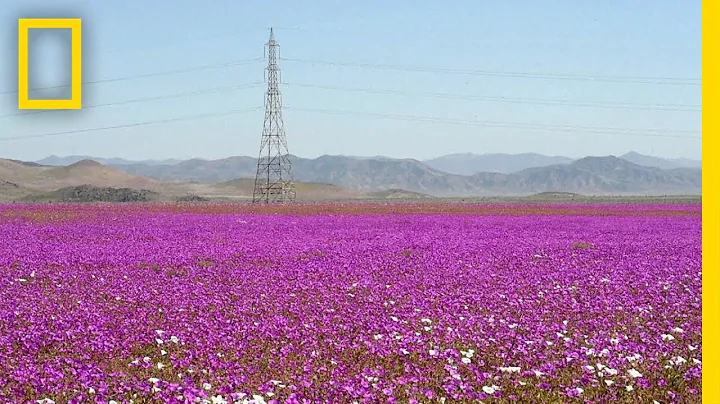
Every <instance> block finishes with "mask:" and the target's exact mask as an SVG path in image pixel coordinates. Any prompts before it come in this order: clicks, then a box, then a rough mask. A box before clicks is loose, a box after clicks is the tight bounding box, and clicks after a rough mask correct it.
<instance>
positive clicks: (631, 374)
mask: <svg viewBox="0 0 720 404" xmlns="http://www.w3.org/2000/svg"><path fill="white" fill-rule="evenodd" d="M628 374H629V375H630V377H635V378H637V377H642V373H640V372H638V371H637V370H635V369H630V370H628Z"/></svg>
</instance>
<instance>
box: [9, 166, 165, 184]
mask: <svg viewBox="0 0 720 404" xmlns="http://www.w3.org/2000/svg"><path fill="white" fill-rule="evenodd" d="M0 180H2V181H7V182H11V183H14V184H17V185H19V186H22V187H24V188H27V189H29V190H33V191H54V190H56V189H60V188H65V187H72V186H79V185H91V186H96V187H120V188H143V189H144V188H154V187H157V186H158V185H159V184H160V183H159V182H158V181H156V180H151V179H148V178H143V177H138V176H135V175H131V174H127V173H125V172H122V171H120V170H117V169H114V168H111V167H107V166H104V165H102V164H100V163H97V162H95V161H92V160H82V161H79V162H77V163H75V164H71V165H69V166H67V167H48V166H31V165H27V164H23V163H22V162H16V161H11V160H4V159H0Z"/></svg>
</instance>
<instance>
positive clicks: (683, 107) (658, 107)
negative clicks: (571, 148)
mask: <svg viewBox="0 0 720 404" xmlns="http://www.w3.org/2000/svg"><path fill="white" fill-rule="evenodd" d="M283 84H284V85H286V86H290V87H305V88H317V89H325V90H338V91H350V92H360V93H369V94H392V95H401V96H406V97H429V98H445V99H456V100H475V101H493V102H505V103H517V104H538V105H555V106H570V107H592V108H610V109H631V110H646V111H690V112H694V111H702V108H701V106H700V105H688V104H633V103H610V102H605V103H604V102H595V101H572V100H557V99H539V98H534V99H533V98H509V97H492V96H476V95H463V94H451V93H412V92H405V91H398V90H375V89H370V88H363V87H339V86H328V85H320V84H304V83H283Z"/></svg>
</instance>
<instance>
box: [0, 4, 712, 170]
mask: <svg viewBox="0 0 720 404" xmlns="http://www.w3.org/2000/svg"><path fill="white" fill-rule="evenodd" d="M21 17H27V18H31V17H81V18H83V24H84V25H83V27H84V33H83V43H84V49H83V58H84V65H83V66H84V81H94V80H104V79H111V78H116V77H127V76H136V75H141V74H147V73H159V72H166V71H171V70H179V69H185V68H193V67H198V66H203V65H216V64H222V63H229V62H234V61H238V60H244V59H252V58H257V57H262V56H263V44H264V43H265V41H266V40H267V36H268V29H267V28H268V27H270V26H274V27H276V37H277V39H278V41H279V42H280V45H281V57H283V58H288V59H308V60H325V61H332V62H336V63H368V64H374V65H377V64H387V65H402V66H414V67H420V68H432V69H461V70H484V71H495V72H521V73H533V74H535V73H551V74H579V75H586V76H588V75H589V76H606V75H611V76H622V77H629V76H633V77H634V76H639V77H672V78H693V79H699V78H700V77H701V40H700V37H701V24H700V18H701V2H700V1H699V0H698V1H695V0H684V1H651V0H642V1H630V2H628V1H605V0H603V1H599V0H598V1H577V0H565V1H560V0H556V1H552V0H548V1H530V0H526V1H502V2H500V1H481V0H467V1H459V0H457V1H454V0H447V1H443V2H441V1H437V0H393V1H387V0H368V1H340V0H337V1H329V0H327V1H319V0H317V1H312V0H307V1H290V0H287V1H279V0H275V1H240V0H202V1H201V0H194V1H189V0H122V1H121V0H102V1H98V0H92V1H91V0H85V1H81V0H64V1H60V0H56V1H50V0H42V1H40V0H2V7H0V21H2V24H0V27H1V28H0V44H1V45H3V46H2V48H0V49H4V50H3V52H5V54H4V55H2V57H0V60H2V61H3V62H2V63H0V92H2V91H14V90H17V67H16V63H17V18H21ZM53 39H54V38H53V37H52V36H46V38H44V39H43V40H42V41H41V39H38V40H37V41H35V42H36V45H37V46H38V47H39V48H38V49H37V51H38V57H39V58H40V60H41V62H42V63H40V65H41V66H39V67H37V70H36V72H37V74H38V76H37V77H36V79H37V81H36V82H33V85H38V86H53V85H62V84H67V82H66V81H63V80H64V77H65V75H64V73H66V72H65V71H64V70H63V68H62V66H58V64H60V65H61V64H62V63H60V62H58V63H57V64H55V65H53V63H52V60H58V61H62V60H63V57H62V52H61V51H60V49H62V48H61V47H60V45H59V44H60V43H62V42H61V41H58V40H55V41H53ZM55 39H57V38H55ZM66 46H67V47H68V48H69V43H67V45H66ZM66 50H67V48H66ZM263 67H264V65H263V61H257V62H253V63H249V64H246V65H240V66H232V67H226V68H224V69H215V70H206V71H195V72H188V73H184V74H178V75H165V76H155V77H149V78H138V79H133V80H126V81H117V82H108V83H101V84H95V85H85V86H84V105H93V104H107V103H114V102H121V101H126V100H134V99H138V98H148V97H159V96H166V95H171V94H176V93H182V92H187V91H201V90H207V89H213V88H216V87H226V86H239V85H244V84H251V83H256V82H262V81H263V73H264V71H263ZM281 68H282V78H283V81H284V82H287V83H288V85H287V86H285V85H284V86H283V87H282V91H283V100H284V103H285V105H287V106H288V107H289V109H288V110H287V111H285V113H284V116H285V125H286V131H287V136H288V142H289V147H290V151H291V152H292V153H294V154H297V155H300V156H303V157H315V156H319V155H322V154H350V155H386V156H391V157H413V158H421V159H422V158H430V157H435V156H438V155H442V154H447V153H455V152H474V153H496V152H501V153H523V152H539V153H544V154H553V155H568V156H572V157H579V156H584V155H607V154H615V155H619V154H622V153H625V152H627V151H630V150H635V151H638V152H641V153H645V154H653V155H658V156H666V157H690V158H699V157H700V151H701V142H700V139H699V138H697V137H698V136H699V135H700V128H701V113H700V112H699V111H697V110H696V111H678V110H677V108H670V109H671V110H669V111H668V110H664V111H657V110H655V111H653V110H650V111H648V110H638V109H616V108H594V107H582V106H577V105H562V106H557V105H552V106H550V105H538V104H533V103H528V102H526V101H527V100H529V99H551V100H569V101H570V104H578V103H598V102H601V103H606V104H612V105H617V104H618V103H623V104H627V103H639V104H682V105H695V106H699V105H700V104H701V88H700V86H699V85H659V84H654V83H653V84H637V83H607V82H594V81H587V80H586V81H577V80H546V79H537V78H521V77H498V76H487V75H457V74H443V73H438V72H434V73H433V72H409V71H391V70H382V69H376V68H360V67H348V66H337V65H335V66H327V65H314V66H313V65H311V64H308V63H301V62H291V61H281ZM534 77H535V76H534ZM293 83H294V84H313V85H322V86H336V87H337V86H339V87H360V88H365V89H372V90H392V91H401V92H412V93H418V92H422V93H429V92H430V93H450V94H454V95H457V94H461V95H469V96H480V97H505V98H511V99H520V100H521V102H497V101H488V100H467V99H442V98H437V97H435V98H429V97H416V96H405V95H396V94H376V93H375V94H373V93H360V92H350V91H337V90H328V89H318V88H307V87H298V86H291V85H290V84H293ZM693 83H699V80H695V81H693V82H692V83H691V84H693ZM263 91H264V89H263V86H262V85H258V86H255V87H250V88H245V89H240V90H236V91H223V92H218V93H215V94H205V95H198V96H189V97H182V98H174V99H164V100H161V101H153V102H139V103H131V104H124V105H116V106H110V107H97V108H88V109H85V110H81V111H60V112H50V113H41V114H34V115H28V116H11V117H7V115H9V114H10V115H12V114H16V113H18V110H17V94H7V93H6V94H0V138H8V137H18V136H33V135H39V134H45V133H51V132H62V131H72V130H80V129H88V128H96V127H103V126H116V125H125V124H133V123H137V122H144V121H153V120H164V119H170V118H177V117H184V116H189V115H197V114H205V113H215V112H222V111H227V110H233V109H245V108H253V107H260V106H262V105H263ZM292 107H296V108H307V109H321V110H342V111H350V112H360V113H369V114H386V115H412V116H418V117H433V118H443V119H459V120H479V121H501V122H512V123H519V124H523V125H524V124H532V125H541V126H547V125H560V126H569V127H572V128H571V129H573V130H571V131H562V132H558V131H548V130H537V129H532V128H519V127H517V126H515V127H487V126H470V125H451V124H447V123H430V122H422V121H417V120H415V121H407V120H389V119H380V118H378V117H376V116H368V115H360V116H345V115H333V114H327V113H316V112H308V111H297V110H295V111H293V110H292ZM262 118H263V112H262V111H260V110H258V111H254V112H249V113H244V114H238V115H232V116H223V117H214V118H206V119H197V120H192V121H184V122H175V123H166V124H156V125H147V126H136V127H131V128H125V129H115V130H106V131H97V132H88V133H78V134H69V135H59V136H48V137H40V138H29V139H19V140H18V139H13V140H4V141H0V157H8V158H21V159H33V160H35V159H40V158H42V157H45V156H47V155H50V154H55V155H69V154H88V155H93V156H98V157H124V158H129V159H148V158H158V159H159V158H189V157H202V158H222V157H228V156H232V155H251V156H254V155H256V154H257V152H258V148H259V143H260V134H261V130H262ZM580 126H583V127H603V128H607V127H612V128H619V129H615V130H614V131H616V132H623V133H627V131H626V130H624V129H631V130H637V129H658V130H659V131H660V132H658V133H660V134H672V135H677V136H694V138H685V139H682V138H672V137H640V136H627V135H602V134H597V133H589V132H588V130H587V129H586V130H584V131H579V130H577V129H578V128H577V127H580Z"/></svg>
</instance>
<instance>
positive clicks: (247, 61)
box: [0, 58, 264, 94]
mask: <svg viewBox="0 0 720 404" xmlns="http://www.w3.org/2000/svg"><path fill="white" fill-rule="evenodd" d="M263 59H264V58H254V59H243V60H236V61H233V62H227V63H217V64H211V65H204V66H197V67H190V68H186V69H179V70H167V71H163V72H156V73H145V74H136V75H132V76H123V77H114V78H110V79H103V80H93V81H86V82H83V85H90V84H100V83H112V82H117V81H127V80H135V79H140V78H146V77H161V76H171V75H175V74H183V73H191V72H196V71H202V70H217V69H222V68H225V67H233V66H241V65H247V64H251V63H255V62H259V61H261V60H263ZM67 87H70V85H69V84H66V85H61V86H50V87H36V88H31V89H30V90H31V91H35V90H50V89H56V88H67ZM17 93H18V91H17V90H7V91H2V92H0V94H17Z"/></svg>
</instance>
